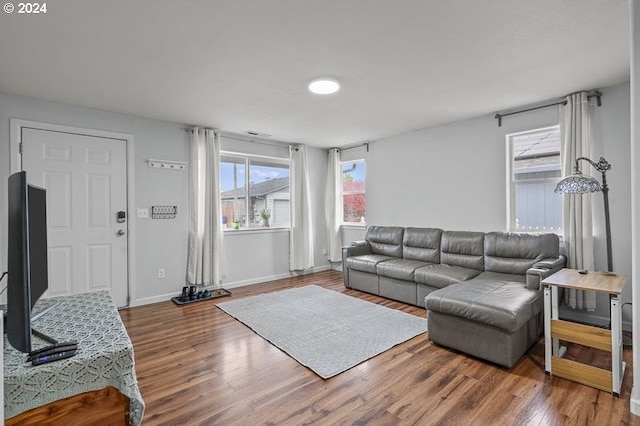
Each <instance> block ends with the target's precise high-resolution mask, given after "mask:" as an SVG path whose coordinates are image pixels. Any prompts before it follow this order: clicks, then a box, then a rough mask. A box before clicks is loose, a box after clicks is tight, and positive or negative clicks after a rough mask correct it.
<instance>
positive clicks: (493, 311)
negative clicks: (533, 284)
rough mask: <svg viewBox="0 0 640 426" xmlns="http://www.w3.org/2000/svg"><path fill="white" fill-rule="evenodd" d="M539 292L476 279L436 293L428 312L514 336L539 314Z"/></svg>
mask: <svg viewBox="0 0 640 426" xmlns="http://www.w3.org/2000/svg"><path fill="white" fill-rule="evenodd" d="M542 305H543V304H542V293H541V292H539V291H536V290H529V289H527V288H526V287H524V286H523V285H522V284H521V283H516V282H512V281H491V280H481V279H475V280H472V281H469V282H465V283H460V284H454V285H450V286H448V287H445V288H441V289H440V290H436V291H434V292H432V293H430V294H429V295H427V297H426V298H425V306H426V308H427V310H429V311H435V312H440V313H442V314H448V315H453V316H456V317H461V318H464V319H467V320H469V321H474V322H477V323H481V324H486V325H490V326H493V327H496V328H499V329H502V330H505V331H507V332H509V333H513V332H515V331H516V330H518V329H520V328H521V327H522V326H523V325H524V324H526V323H527V322H528V321H529V320H530V319H531V318H532V317H534V316H535V315H538V314H539V313H540V312H541V311H542Z"/></svg>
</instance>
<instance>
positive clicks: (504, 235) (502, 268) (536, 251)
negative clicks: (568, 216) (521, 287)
mask: <svg viewBox="0 0 640 426" xmlns="http://www.w3.org/2000/svg"><path fill="white" fill-rule="evenodd" d="M559 250H560V239H559V238H558V236H557V235H556V234H525V233H514V232H489V233H487V235H485V237H484V269H485V271H492V272H502V273H507V274H526V273H527V269H529V268H531V266H533V264H534V263H536V262H538V261H540V260H542V259H548V258H556V257H558V256H559Z"/></svg>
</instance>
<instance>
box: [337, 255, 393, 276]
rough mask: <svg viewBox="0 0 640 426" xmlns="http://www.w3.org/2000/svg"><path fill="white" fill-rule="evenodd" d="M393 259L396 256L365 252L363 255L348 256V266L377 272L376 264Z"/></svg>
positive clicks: (373, 272)
mask: <svg viewBox="0 0 640 426" xmlns="http://www.w3.org/2000/svg"><path fill="white" fill-rule="evenodd" d="M392 259H396V258H395V257H391V256H385V255H384V254H363V255H362V256H352V257H348V258H347V268H349V269H355V270H356V271H362V272H369V273H371V274H377V271H376V265H377V264H378V263H380V262H384V261H385V260H392Z"/></svg>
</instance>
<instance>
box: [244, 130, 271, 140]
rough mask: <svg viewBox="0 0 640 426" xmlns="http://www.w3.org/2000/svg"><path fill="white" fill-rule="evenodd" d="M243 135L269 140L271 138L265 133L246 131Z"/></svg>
mask: <svg viewBox="0 0 640 426" xmlns="http://www.w3.org/2000/svg"><path fill="white" fill-rule="evenodd" d="M244 133H245V134H246V135H249V136H258V137H261V138H270V137H271V135H268V134H266V133H260V132H254V131H253V130H247V131H246V132H244Z"/></svg>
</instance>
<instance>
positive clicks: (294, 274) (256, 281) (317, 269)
mask: <svg viewBox="0 0 640 426" xmlns="http://www.w3.org/2000/svg"><path fill="white" fill-rule="evenodd" d="M330 269H331V265H324V266H318V267H315V268H312V269H308V270H305V271H295V272H285V273H284V274H277V275H270V276H266V277H258V278H250V279H248V280H241V281H230V282H223V283H222V287H223V288H236V287H243V286H245V285H253V284H260V283H264V282H267V281H275V280H281V279H283V278H290V277H297V276H299V275H307V274H313V273H315V272H322V271H328V270H330Z"/></svg>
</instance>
